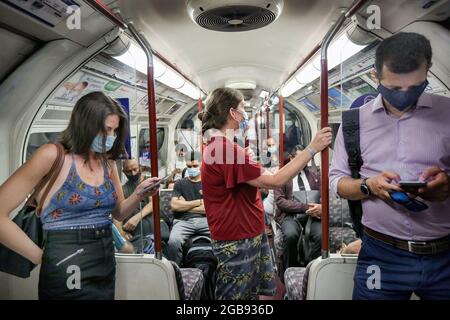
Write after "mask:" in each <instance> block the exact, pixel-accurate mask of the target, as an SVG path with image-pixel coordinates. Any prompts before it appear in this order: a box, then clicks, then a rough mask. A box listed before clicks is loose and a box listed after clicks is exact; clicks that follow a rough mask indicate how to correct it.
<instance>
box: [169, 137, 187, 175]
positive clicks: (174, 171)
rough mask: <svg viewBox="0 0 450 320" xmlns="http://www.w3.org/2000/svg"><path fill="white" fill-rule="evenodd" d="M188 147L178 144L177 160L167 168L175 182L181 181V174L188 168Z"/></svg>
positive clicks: (171, 162)
mask: <svg viewBox="0 0 450 320" xmlns="http://www.w3.org/2000/svg"><path fill="white" fill-rule="evenodd" d="M186 153H187V147H186V145H184V144H177V146H176V147H175V159H172V160H171V161H170V162H169V165H168V166H167V174H168V175H169V174H170V175H171V176H172V178H171V180H173V182H174V183H175V182H176V181H177V180H179V179H181V178H182V177H181V173H182V172H183V169H184V168H186Z"/></svg>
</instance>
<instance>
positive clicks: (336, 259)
mask: <svg viewBox="0 0 450 320" xmlns="http://www.w3.org/2000/svg"><path fill="white" fill-rule="evenodd" d="M357 259H358V256H357V255H341V254H331V255H330V257H329V258H327V259H322V258H321V257H319V258H317V259H316V260H314V261H311V262H310V263H309V264H308V266H307V267H306V268H289V269H287V270H286V272H285V286H286V298H287V299H288V300H350V299H352V293H353V275H354V273H355V268H356V262H357Z"/></svg>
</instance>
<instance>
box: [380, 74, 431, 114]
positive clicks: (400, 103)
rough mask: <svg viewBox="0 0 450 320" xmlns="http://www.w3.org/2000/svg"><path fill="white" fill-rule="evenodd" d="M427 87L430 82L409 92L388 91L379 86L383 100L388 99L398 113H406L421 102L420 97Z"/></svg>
mask: <svg viewBox="0 0 450 320" xmlns="http://www.w3.org/2000/svg"><path fill="white" fill-rule="evenodd" d="M427 85H428V80H425V81H424V82H423V83H422V84H420V85H418V86H416V87H414V88H412V89H409V90H407V91H399V90H392V89H388V88H386V87H385V86H383V85H382V84H381V83H380V85H379V86H378V92H379V93H381V95H382V96H383V98H384V99H386V100H387V101H388V102H389V103H390V104H391V105H392V106H393V107H395V108H396V109H397V110H398V111H404V110H405V109H407V108H408V107H410V106H412V105H414V104H415V103H416V102H417V100H419V97H420V96H421V95H422V93H423V92H424V91H425V88H426V87H427Z"/></svg>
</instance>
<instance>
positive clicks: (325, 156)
mask: <svg viewBox="0 0 450 320" xmlns="http://www.w3.org/2000/svg"><path fill="white" fill-rule="evenodd" d="M367 1H368V0H356V1H354V2H353V4H352V5H351V7H350V8H349V9H348V10H347V11H346V12H342V13H341V15H340V16H339V19H338V20H337V21H336V23H335V24H334V25H333V26H332V27H331V28H330V30H328V32H327V34H326V35H325V37H324V38H323V40H322V43H321V47H320V127H321V128H324V127H328V53H327V51H328V47H329V45H330V43H331V41H332V40H333V38H334V36H335V35H336V34H337V32H338V31H339V30H340V29H341V27H342V25H343V24H344V22H345V20H346V19H347V18H350V17H351V16H352V15H354V14H355V13H356V12H357V11H358V10H359V9H360V8H361V7H362V6H363V5H364V4H365V3H366V2H367ZM328 162H329V153H328V148H325V149H324V150H322V153H321V171H322V185H321V198H322V219H321V220H322V259H326V258H328V257H329V255H330V244H329V240H330V234H329V199H328V197H329V186H328V184H329V179H328V171H329V170H328V169H329V168H328Z"/></svg>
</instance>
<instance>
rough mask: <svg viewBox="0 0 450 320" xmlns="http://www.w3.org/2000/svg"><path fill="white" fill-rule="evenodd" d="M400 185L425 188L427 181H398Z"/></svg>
mask: <svg viewBox="0 0 450 320" xmlns="http://www.w3.org/2000/svg"><path fill="white" fill-rule="evenodd" d="M398 183H399V184H400V187H402V188H414V189H419V188H425V187H426V186H427V183H426V182H424V181H399V182H398Z"/></svg>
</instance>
